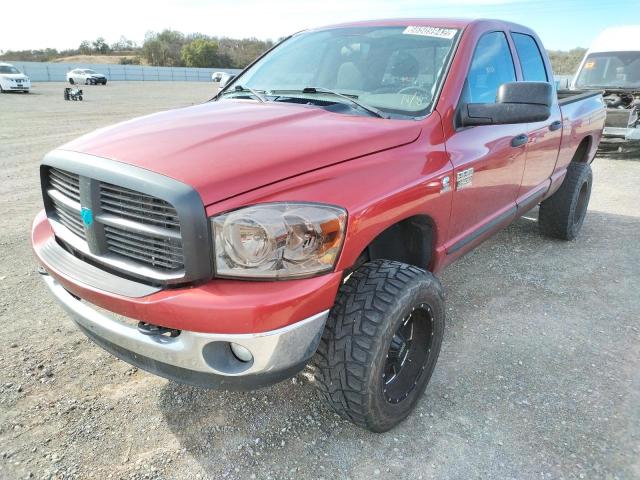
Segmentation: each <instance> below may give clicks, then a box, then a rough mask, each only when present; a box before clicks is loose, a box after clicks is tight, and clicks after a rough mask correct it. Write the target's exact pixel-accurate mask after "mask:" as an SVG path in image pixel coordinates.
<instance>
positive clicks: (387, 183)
mask: <svg viewBox="0 0 640 480" xmlns="http://www.w3.org/2000/svg"><path fill="white" fill-rule="evenodd" d="M544 52H545V50H544V48H543V47H542V44H541V43H540V40H539V39H538V37H537V36H536V34H535V33H534V32H532V31H531V30H529V29H528V28H525V27H522V26H520V25H515V24H511V23H506V22H502V21H493V20H479V21H460V20H443V19H437V20H426V19H421V20H418V19H411V20H389V21H371V22H363V23H353V24H345V25H337V26H332V27H326V28H321V29H316V30H310V31H304V32H301V33H298V34H296V35H293V36H291V37H289V38H288V39H286V40H284V41H283V42H282V43H280V44H279V45H277V46H276V47H275V48H274V49H272V50H271V51H269V52H267V53H266V54H265V55H263V56H262V57H260V58H259V59H257V60H256V61H255V62H254V63H253V64H251V65H250V66H249V67H247V68H246V69H245V70H244V71H243V72H241V73H240V74H239V75H238V76H237V77H236V78H234V79H233V81H232V82H230V83H229V84H228V85H226V86H225V88H224V89H222V90H221V91H220V92H219V93H218V94H217V95H216V97H214V98H213V99H212V100H211V101H209V102H206V103H204V104H202V105H197V106H191V107H188V108H181V109H177V110H172V111H168V112H163V113H158V114H154V115H149V116H146V117H142V118H138V119H135V120H131V121H127V122H124V123H121V124H118V125H115V126H112V127H108V128H103V129H101V130H98V131H96V132H94V133H91V134H88V135H86V136H84V137H81V138H79V139H77V140H74V141H72V142H70V143H68V144H66V145H64V146H62V147H60V148H58V149H56V150H54V151H52V152H50V153H49V154H47V155H46V156H45V158H44V160H43V162H42V166H41V169H40V175H41V182H42V193H43V198H44V207H45V208H44V210H43V211H42V212H41V213H40V214H39V215H38V216H37V217H36V219H35V222H34V224H33V230H32V243H33V248H34V250H35V253H36V255H37V258H38V261H39V263H40V264H41V268H40V271H41V273H42V274H43V276H42V278H43V280H44V282H45V283H46V285H47V286H48V287H49V289H50V290H51V292H52V293H53V295H54V296H55V297H56V298H57V299H58V301H59V302H60V303H61V304H62V306H63V307H64V308H65V309H66V310H67V311H68V313H69V314H70V315H71V316H72V317H73V319H74V320H75V322H76V323H77V325H78V327H79V328H80V329H81V330H82V331H83V332H84V333H85V334H87V335H88V336H89V337H90V338H91V339H92V340H94V341H95V342H96V343H97V344H98V345H100V346H101V347H103V348H104V349H106V350H107V351H109V352H111V353H113V354H114V355H115V356H117V357H120V358H121V359H123V360H125V361H127V362H130V363H132V364H133V365H136V366H138V367H140V368H142V369H145V370H148V371H150V372H153V373H155V374H158V375H161V376H163V377H167V378H169V379H172V380H175V381H178V382H185V383H189V384H195V385H202V386H206V387H216V388H224V389H254V388H257V387H261V386H265V385H269V384H272V383H274V382H277V381H280V380H282V379H285V378H288V377H291V376H292V375H294V374H296V373H297V372H299V371H300V370H301V369H302V368H303V367H304V366H305V365H306V364H307V363H308V362H309V363H311V364H312V368H313V369H314V370H315V379H316V381H315V383H316V384H317V386H318V389H319V390H320V392H321V395H322V396H323V397H324V398H325V399H326V401H327V402H328V403H329V404H330V405H331V406H332V407H333V408H334V409H335V410H336V411H337V412H339V413H340V414H341V415H343V416H344V417H345V418H348V419H350V420H351V421H353V422H355V423H356V424H358V425H361V426H363V427H365V428H368V429H370V430H373V431H385V430H388V429H390V428H392V427H393V426H394V425H396V424H397V423H398V422H400V421H401V420H402V419H403V418H405V417H406V416H407V415H408V414H409V412H410V411H411V409H412V407H413V406H414V405H415V403H416V401H417V400H418V398H419V397H420V395H421V393H422V392H423V391H424V390H425V388H426V385H427V383H428V382H429V379H430V377H431V374H432V372H433V370H434V367H435V364H436V360H437V357H438V354H439V351H440V345H441V342H442V338H443V329H444V319H445V307H444V293H443V289H442V286H441V284H440V282H439V281H438V280H437V278H436V277H435V274H436V273H437V272H438V271H440V270H441V269H443V268H444V267H445V266H446V265H448V264H450V263H451V262H453V261H454V260H456V259H457V258H458V257H460V256H461V255H464V254H465V253H466V252H469V251H470V250H471V249H473V248H474V247H476V246H477V245H478V244H479V243H480V242H482V241H483V240H485V239H486V238H487V237H489V236H490V235H492V234H493V233H495V232H496V231H497V230H499V229H501V228H502V227H504V226H506V225H507V224H509V223H510V222H512V221H513V220H514V219H516V218H517V217H519V216H520V215H522V214H524V213H525V212H527V211H529V210H531V209H532V208H533V207H534V206H536V205H538V204H539V205H540V209H539V224H540V228H541V230H542V232H543V233H544V234H547V235H550V236H552V237H556V238H561V239H565V240H570V239H573V238H574V237H575V236H576V235H577V234H578V231H579V230H580V227H581V225H582V223H583V220H584V218H585V213H586V211H587V205H588V203H589V195H590V192H591V184H592V174H591V168H590V162H591V161H592V160H593V157H594V154H595V151H596V148H597V146H598V142H599V140H600V136H601V132H602V128H603V124H604V119H605V108H604V105H603V101H602V98H601V95H600V94H599V93H597V92H588V93H580V92H573V93H572V94H571V95H568V94H567V95H564V96H563V98H561V99H558V96H557V94H556V93H555V91H554V89H553V87H552V85H551V83H550V82H551V80H552V72H551V65H550V64H549V60H548V58H547V56H546V55H545V53H544Z"/></svg>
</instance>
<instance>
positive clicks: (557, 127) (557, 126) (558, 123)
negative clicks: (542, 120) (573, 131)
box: [549, 120, 562, 132]
mask: <svg viewBox="0 0 640 480" xmlns="http://www.w3.org/2000/svg"><path fill="white" fill-rule="evenodd" d="M560 128H562V122H561V121H560V120H556V121H555V122H553V123H552V124H551V125H549V130H551V131H552V132H555V131H556V130H560Z"/></svg>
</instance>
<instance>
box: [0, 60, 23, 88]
mask: <svg viewBox="0 0 640 480" xmlns="http://www.w3.org/2000/svg"><path fill="white" fill-rule="evenodd" d="M29 90H31V80H29V77H27V76H26V75H25V74H24V73H22V72H21V71H20V70H18V69H17V68H16V67H14V66H13V65H11V64H10V63H0V92H2V93H4V92H24V93H29Z"/></svg>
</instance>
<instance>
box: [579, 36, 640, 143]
mask: <svg viewBox="0 0 640 480" xmlns="http://www.w3.org/2000/svg"><path fill="white" fill-rule="evenodd" d="M571 88H572V89H575V90H594V89H597V90H604V92H605V93H604V101H605V103H606V104H607V123H606V125H605V128H604V137H605V139H606V140H609V141H612V142H625V141H629V140H633V141H640V120H639V119H638V115H639V113H640V25H627V26H622V27H613V28H608V29H606V30H604V31H603V32H602V33H601V34H600V35H599V36H598V38H596V40H595V41H594V42H593V44H592V45H591V47H590V48H589V50H588V51H587V53H586V55H585V57H584V59H583V60H582V63H581V64H580V67H579V68H578V72H577V73H576V76H575V77H574V79H573V82H572V84H571Z"/></svg>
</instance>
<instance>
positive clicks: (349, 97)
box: [271, 87, 389, 118]
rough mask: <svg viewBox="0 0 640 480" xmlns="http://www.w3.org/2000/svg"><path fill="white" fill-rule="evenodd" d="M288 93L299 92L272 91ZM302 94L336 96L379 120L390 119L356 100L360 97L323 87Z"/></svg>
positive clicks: (304, 91)
mask: <svg viewBox="0 0 640 480" xmlns="http://www.w3.org/2000/svg"><path fill="white" fill-rule="evenodd" d="M288 91H298V90H272V91H271V92H272V93H277V92H288ZM302 93H328V94H329V95H335V96H336V97H340V98H343V99H345V100H347V101H348V102H351V103H353V104H354V105H356V106H358V107H360V108H361V109H362V110H364V111H366V112H369V113H370V114H372V115H374V116H376V117H378V118H389V116H387V115H385V114H384V113H382V112H381V111H380V110H378V109H377V108H375V107H372V106H371V105H366V104H364V103H362V102H359V101H358V100H356V98H358V97H357V96H355V95H346V94H344V93H340V92H334V91H333V90H329V89H328V88H323V87H305V88H303V89H302ZM353 97H355V98H353Z"/></svg>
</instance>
